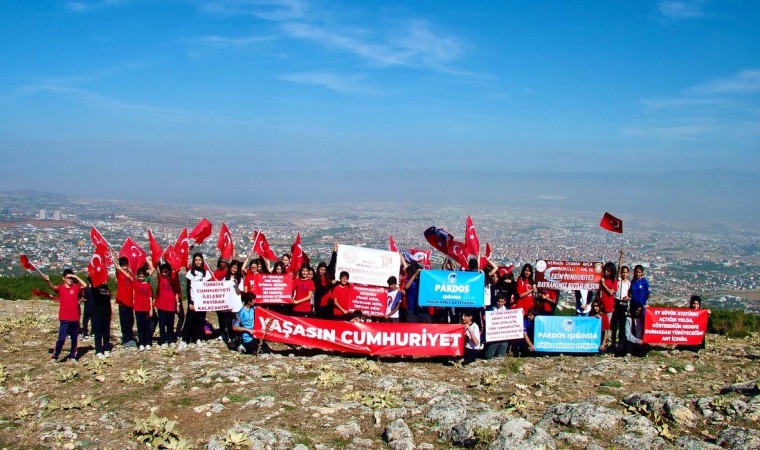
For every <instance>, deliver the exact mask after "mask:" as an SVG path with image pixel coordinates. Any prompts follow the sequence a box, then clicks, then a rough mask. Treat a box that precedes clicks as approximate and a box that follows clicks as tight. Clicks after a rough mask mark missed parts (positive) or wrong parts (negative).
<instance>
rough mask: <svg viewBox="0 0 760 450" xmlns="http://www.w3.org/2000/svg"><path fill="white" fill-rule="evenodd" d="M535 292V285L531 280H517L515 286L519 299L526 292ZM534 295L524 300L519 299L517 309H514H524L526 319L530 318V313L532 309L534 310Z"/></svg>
mask: <svg viewBox="0 0 760 450" xmlns="http://www.w3.org/2000/svg"><path fill="white" fill-rule="evenodd" d="M532 290H533V285H532V284H531V283H530V280H527V279H523V278H522V277H520V278H518V279H517V284H516V286H515V291H516V292H517V296H518V297H519V296H520V294H522V293H524V292H530V291H532ZM533 304H534V300H533V294H528V295H526V296H525V297H523V298H518V299H517V302H516V303H515V307H514V308H513V309H517V308H522V310H523V314H524V315H525V316H524V317H528V312H530V310H531V309H533Z"/></svg>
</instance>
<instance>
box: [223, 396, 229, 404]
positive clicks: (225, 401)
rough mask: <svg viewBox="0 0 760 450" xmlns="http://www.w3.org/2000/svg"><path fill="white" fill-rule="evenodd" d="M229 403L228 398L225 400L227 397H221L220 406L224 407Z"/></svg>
mask: <svg viewBox="0 0 760 450" xmlns="http://www.w3.org/2000/svg"><path fill="white" fill-rule="evenodd" d="M229 402H230V399H229V398H227V397H222V404H223V405H226V404H227V403H229Z"/></svg>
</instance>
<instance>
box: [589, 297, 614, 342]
mask: <svg viewBox="0 0 760 450" xmlns="http://www.w3.org/2000/svg"><path fill="white" fill-rule="evenodd" d="M590 317H596V318H597V319H599V320H601V321H602V344H601V345H600V346H599V351H600V352H602V353H604V352H605V351H607V347H608V346H609V343H610V321H609V319H608V317H609V316H608V315H607V314H606V311H605V309H604V303H603V302H602V301H601V300H599V299H596V300H594V303H592V304H591V314H590Z"/></svg>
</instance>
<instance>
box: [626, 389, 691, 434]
mask: <svg viewBox="0 0 760 450" xmlns="http://www.w3.org/2000/svg"><path fill="white" fill-rule="evenodd" d="M623 401H624V402H625V404H627V405H631V406H634V407H641V406H645V407H646V408H647V409H649V410H650V411H656V412H657V413H659V414H660V415H662V416H664V417H667V418H668V419H670V420H672V421H674V422H676V423H678V424H679V425H684V426H693V425H694V422H695V421H696V420H697V416H696V415H695V414H694V413H693V412H692V411H691V409H689V407H688V406H686V404H685V402H684V401H683V400H681V399H680V398H678V397H676V396H675V395H673V394H670V393H666V392H649V393H644V394H631V395H629V396H628V397H626V398H625V399H624V400H623Z"/></svg>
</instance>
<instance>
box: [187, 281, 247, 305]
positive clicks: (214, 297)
mask: <svg viewBox="0 0 760 450" xmlns="http://www.w3.org/2000/svg"><path fill="white" fill-rule="evenodd" d="M191 295H192V297H193V304H194V305H195V310H196V311H227V310H232V312H234V313H236V312H238V311H240V309H241V308H242V307H243V302H242V301H241V300H240V296H239V295H238V294H237V292H235V282H234V281H232V280H225V281H202V282H196V281H194V282H193V283H192V292H191Z"/></svg>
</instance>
